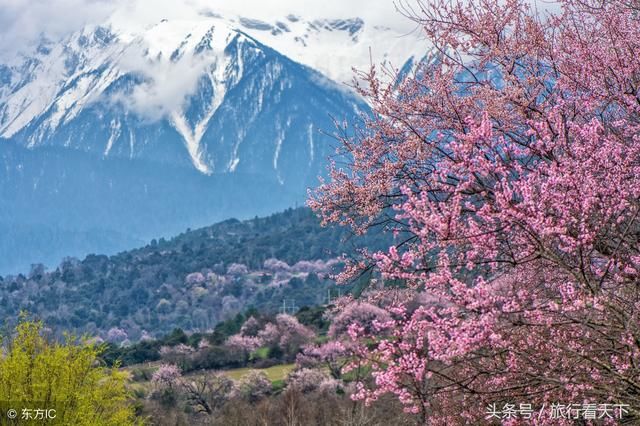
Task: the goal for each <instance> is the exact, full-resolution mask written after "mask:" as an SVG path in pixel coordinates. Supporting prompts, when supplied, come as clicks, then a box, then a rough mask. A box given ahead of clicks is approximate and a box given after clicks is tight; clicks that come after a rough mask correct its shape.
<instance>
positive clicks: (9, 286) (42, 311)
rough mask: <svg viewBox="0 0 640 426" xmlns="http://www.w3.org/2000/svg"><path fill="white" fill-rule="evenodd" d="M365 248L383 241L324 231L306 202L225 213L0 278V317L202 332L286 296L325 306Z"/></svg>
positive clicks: (127, 335) (121, 331) (126, 333)
mask: <svg viewBox="0 0 640 426" xmlns="http://www.w3.org/2000/svg"><path fill="white" fill-rule="evenodd" d="M363 246H367V247H369V248H370V249H371V248H375V247H381V248H382V247H384V246H385V244H384V242H383V239H382V237H378V236H368V237H367V239H366V240H363V239H358V238H355V237H353V236H352V234H350V232H349V231H347V230H345V229H343V228H339V227H328V228H323V227H321V226H320V224H319V221H318V219H317V218H316V217H315V216H314V215H313V213H312V212H311V211H310V210H308V209H306V208H299V209H290V210H287V211H285V212H283V213H280V214H275V215H272V216H269V217H266V218H256V219H253V220H248V221H238V220H227V221H225V222H222V223H218V224H216V225H213V226H210V227H206V228H202V229H198V230H187V231H186V232H184V233H183V234H181V235H179V236H177V237H175V238H173V239H170V240H164V239H160V240H159V241H156V240H153V241H152V242H151V243H150V244H149V245H147V246H145V247H142V248H139V249H136V250H131V251H127V252H123V253H120V254H117V255H114V256H111V257H108V256H103V255H89V256H87V257H86V258H85V259H84V260H78V259H73V258H70V259H66V260H65V261H64V262H62V264H61V265H60V266H59V267H57V268H56V269H55V270H52V271H46V270H45V268H44V267H43V266H41V265H34V266H33V267H32V269H31V271H30V272H29V273H28V274H26V275H23V274H20V275H18V276H6V277H3V278H1V277H0V314H1V315H2V316H3V317H4V318H15V317H16V314H17V313H18V312H19V311H21V310H26V311H28V312H29V313H31V314H33V315H36V316H38V317H40V318H41V319H43V320H44V322H45V324H46V325H47V326H50V327H53V328H55V329H60V330H63V329H66V330H73V331H76V332H80V333H88V334H90V335H96V336H101V337H102V338H105V339H108V340H111V341H114V342H117V343H121V342H123V341H125V340H130V341H135V340H138V339H140V338H141V337H143V336H145V335H147V334H151V335H155V336H159V335H162V334H165V333H167V332H169V331H171V330H173V329H174V328H176V327H180V328H182V329H184V330H186V331H204V330H208V329H211V328H212V327H213V326H214V325H215V324H216V323H217V322H219V321H221V320H224V319H226V318H229V317H231V316H233V315H235V314H237V313H238V312H240V311H243V310H245V309H246V308H247V307H249V306H254V307H256V308H258V309H260V310H262V311H266V312H269V311H271V312H275V311H278V309H279V308H280V307H281V305H282V303H283V300H284V301H285V303H286V304H287V305H289V306H290V307H301V306H305V305H317V304H321V303H323V302H324V301H325V300H326V298H327V296H328V294H337V289H335V288H334V287H335V284H334V282H333V281H332V280H331V279H330V278H329V276H330V275H331V274H332V273H333V272H334V271H335V269H336V267H337V266H338V265H339V264H340V260H339V256H340V255H341V254H342V253H343V252H354V251H355V250H357V248H358V247H363ZM331 292H333V293H331ZM285 299H286V300H285Z"/></svg>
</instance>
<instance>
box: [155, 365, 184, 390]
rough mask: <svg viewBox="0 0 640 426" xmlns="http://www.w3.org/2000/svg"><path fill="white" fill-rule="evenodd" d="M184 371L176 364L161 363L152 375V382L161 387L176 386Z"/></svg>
mask: <svg viewBox="0 0 640 426" xmlns="http://www.w3.org/2000/svg"><path fill="white" fill-rule="evenodd" d="M181 377H182V372H181V371H180V368H178V366H177V365H175V364H161V365H160V367H158V369H157V370H156V371H155V372H154V373H153V375H152V376H151V383H152V384H154V385H155V386H157V387H159V388H175V387H176V386H177V385H178V381H179V380H180V378H181Z"/></svg>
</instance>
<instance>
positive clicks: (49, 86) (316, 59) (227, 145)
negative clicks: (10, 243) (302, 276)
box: [0, 10, 423, 272]
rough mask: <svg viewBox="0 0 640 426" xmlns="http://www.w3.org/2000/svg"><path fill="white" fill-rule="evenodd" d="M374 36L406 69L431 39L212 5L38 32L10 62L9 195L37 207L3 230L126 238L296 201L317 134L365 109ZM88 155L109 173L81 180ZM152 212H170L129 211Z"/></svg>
mask: <svg viewBox="0 0 640 426" xmlns="http://www.w3.org/2000/svg"><path fill="white" fill-rule="evenodd" d="M372 45H375V46H377V49H378V52H384V53H383V54H382V57H383V58H386V59H388V60H390V61H391V62H392V63H394V64H396V65H402V64H404V63H405V62H407V61H408V60H410V59H411V58H413V57H417V56H418V55H419V54H420V50H421V49H422V47H423V46H422V45H421V43H419V42H411V40H408V39H407V38H404V39H403V38H401V37H397V35H395V34H391V30H390V29H388V28H383V27H370V26H368V25H367V23H366V22H364V21H363V20H362V19H358V18H354V19H313V20H305V19H303V18H301V17H299V16H294V15H288V16H284V17H283V18H282V19H278V20H274V21H273V22H266V21H262V20H256V19H249V18H244V17H240V16H236V15H227V16H224V17H223V16H221V15H219V14H216V13H214V12H212V11H209V10H197V11H194V13H193V14H192V15H191V16H188V17H187V18H185V17H181V18H180V19H171V18H167V19H161V20H159V21H157V22H152V23H148V22H139V21H135V22H132V21H130V20H127V19H123V17H122V16H120V15H118V13H115V14H114V15H113V16H111V17H110V18H109V19H108V20H107V21H106V22H104V23H102V24H100V25H97V24H92V25H87V26H85V27H84V28H83V29H82V30H81V31H78V32H75V33H73V34H71V35H69V36H68V37H66V38H64V39H63V40H57V41H51V40H48V39H47V38H46V37H44V36H43V37H42V38H41V40H40V41H39V42H38V43H37V44H36V45H34V46H33V49H31V50H30V51H28V52H23V53H21V54H20V55H17V56H15V57H12V58H9V59H3V61H4V64H0V165H1V166H4V172H3V173H0V180H1V182H0V185H1V186H2V187H4V190H0V199H1V200H0V201H1V204H3V205H5V206H14V207H15V208H17V209H18V210H20V209H23V210H25V211H26V210H28V209H30V208H31V207H32V206H33V204H34V201H35V200H39V201H41V202H42V205H41V206H40V207H41V208H42V211H41V212H40V213H39V212H38V211H35V212H34V211H30V212H29V215H27V216H28V219H27V216H24V220H22V219H21V218H20V217H19V216H18V215H16V214H14V213H13V212H15V211H16V209H13V208H12V209H2V208H0V225H2V224H3V223H4V224H6V223H9V222H11V223H18V222H21V220H22V222H21V223H23V222H25V221H26V222H28V223H29V224H37V225H38V226H53V227H63V228H64V229H65V230H70V229H71V230H74V231H75V230H82V231H83V232H85V231H87V230H99V231H100V232H104V231H105V230H108V231H113V230H117V231H118V233H119V234H124V235H127V238H128V239H127V241H128V242H129V241H130V240H131V238H132V237H134V238H137V239H142V240H145V239H150V238H152V237H154V236H156V235H167V233H171V232H177V231H178V230H180V229H184V225H185V224H187V225H189V224H193V225H194V226H195V225H196V224H206V223H207V222H209V221H213V220H216V219H221V218H224V217H228V216H231V215H236V216H242V215H244V216H247V215H251V214H255V213H258V212H260V213H265V212H268V211H269V210H270V209H271V210H273V209H278V208H282V207H283V206H286V205H287V203H289V204H292V203H293V202H294V201H300V202H302V201H303V200H304V197H305V190H306V188H307V187H309V186H313V185H315V184H316V183H317V177H318V176H319V175H321V174H322V173H323V172H324V170H325V164H326V159H327V156H328V155H330V154H331V153H332V152H333V143H332V142H333V140H332V138H330V137H329V136H327V135H326V134H325V133H323V132H322V131H329V132H330V131H332V130H333V126H334V125H333V121H332V120H333V119H334V118H335V119H339V120H342V119H347V120H350V119H353V118H354V117H356V116H357V115H358V114H360V113H363V112H364V113H366V111H367V105H366V104H365V103H364V102H363V101H362V100H361V99H359V98H358V97H357V96H356V95H355V94H354V93H352V92H351V91H350V89H349V88H348V87H347V86H345V85H344V84H342V83H341V81H345V80H348V79H349V78H350V76H351V72H352V71H351V66H355V67H360V68H364V67H366V66H367V65H368V63H369V62H370V61H371V56H370V54H371V53H370V51H369V48H368V47H369V46H372ZM387 49H388V50H387ZM336 81H338V82H336ZM7 149H9V151H7ZM16 150H17V151H16ZM20 150H26V151H25V152H22V151H20ZM65 152H68V153H73V155H71V154H65ZM52 158H54V160H52ZM24 159H26V160H24ZM65 159H67V160H65ZM23 160H24V161H25V162H24V163H23ZM101 162H103V163H104V162H107V163H105V164H106V165H104V166H103V165H101V164H102V163H101ZM87 164H91V165H92V166H91V167H90V169H91V168H93V169H99V170H100V171H99V172H96V173H97V174H94V173H92V176H93V177H92V178H91V179H87V180H85V179H83V177H82V176H83V174H82V173H84V172H86V171H87V170H89V169H87ZM115 164H117V165H115ZM81 170H82V171H84V172H81ZM137 170H139V171H137ZM154 176H155V178H153V177H154ZM198 176H200V178H199V177H198ZM222 176H224V178H222ZM234 176H236V177H234ZM166 178H168V179H172V182H171V185H168V184H167V181H166ZM203 179H204V180H203ZM221 179H222V180H221ZM141 182H144V184H143V185H142V184H141ZM161 182H162V184H161ZM220 182H224V184H220ZM189 185H190V187H189V191H186V190H184V189H180V188H186V187H187V186H189ZM203 185H204V186H203ZM168 187H171V188H173V190H175V191H178V192H185V194H186V193H188V194H189V195H188V196H187V195H184V194H183V195H184V197H186V198H184V197H183V199H181V198H180V197H178V198H176V197H174V196H173V195H168V194H167V193H166V192H167V190H166V189H164V188H168ZM194 187H198V188H216V192H214V193H212V192H211V191H209V190H204V191H201V192H202V195H203V196H205V194H204V192H206V196H208V197H209V198H210V200H209V202H208V203H207V202H204V203H203V202H201V200H199V199H198V194H197V193H196V192H193V191H191V189H193V188H194ZM70 188H73V190H72V193H69V192H68V191H69V189H70ZM232 188H234V189H232ZM238 188H242V189H241V190H242V191H244V192H245V194H244V196H243V197H238V193H237V192H238V190H239V189H238ZM154 191H155V192H154ZM265 191H268V192H270V193H274V192H278V194H277V196H276V195H274V196H269V197H266V198H265V197H264V194H265ZM134 193H135V194H137V195H135V196H134V195H132V194H134ZM64 194H66V195H64ZM96 194H100V195H99V196H96ZM141 194H143V195H141ZM252 194H253V195H256V194H259V196H253V195H252ZM65 197H66V199H65ZM69 197H72V198H73V199H74V202H73V203H71V204H69V203H68V198H69ZM154 197H155V198H154ZM158 197H161V198H163V199H160V200H158V199H157V198H158ZM230 199H234V202H232V203H230V202H227V201H228V200H230ZM240 199H242V200H243V201H242V202H240V203H239V206H236V208H235V210H234V208H232V207H230V206H232V205H236V204H234V203H235V202H236V201H237V200H240ZM225 200H226V201H225ZM252 200H253V201H252ZM258 200H260V201H258ZM177 203H182V204H184V205H185V206H191V207H193V208H190V209H187V210H184V209H182V208H176V204H177ZM252 203H254V204H252ZM257 203H260V204H259V205H258V204H257ZM270 203H271V204H270ZM283 203H284V205H283ZM151 205H153V209H154V212H155V214H156V215H158V217H162V220H157V221H156V220H154V221H145V220H129V219H128V218H127V216H126V215H127V214H131V215H136V214H139V215H140V216H141V217H142V216H144V215H145V214H148V213H146V212H147V211H148V210H149V208H150V206H151ZM216 205H224V206H227V207H226V208H224V209H223V208H219V209H217V210H216V207H215V206H216ZM122 206H126V209H125V210H126V213H125V210H123V209H122ZM71 208H73V209H75V210H74V211H69V209H71ZM51 212H55V214H53V213H51ZM79 212H84V213H83V214H79ZM141 212H144V213H141ZM72 218H73V219H72ZM0 229H2V227H1V226H0ZM18 239H19V238H18ZM101 239H102V240H104V238H102V237H101ZM89 246H91V244H89ZM112 246H117V243H114V244H112V245H110V246H109V247H112ZM83 247H84V246H83ZM101 248H102V246H101V245H100V244H99V242H98V241H97V242H96V245H95V249H96V250H100V249H101ZM122 248H125V247H122ZM56 250H57V251H56V253H61V254H62V253H65V252H64V247H62V248H57V249H56ZM0 254H1V253H0ZM31 260H36V259H29V261H31ZM0 272H1V270H0Z"/></svg>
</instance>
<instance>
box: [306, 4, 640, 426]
mask: <svg viewBox="0 0 640 426" xmlns="http://www.w3.org/2000/svg"><path fill="white" fill-rule="evenodd" d="M558 3H559V5H560V6H561V8H560V10H559V11H558V12H554V13H553V14H552V13H550V12H549V13H548V14H546V15H544V16H543V15H541V14H540V13H539V12H538V11H537V10H536V9H534V8H532V7H531V6H530V4H529V3H528V2H525V1H522V0H507V1H498V0H465V1H461V0H460V1H457V0H425V1H422V2H420V3H419V7H418V8H408V7H407V9H406V11H407V12H408V14H409V15H410V16H411V17H412V19H414V20H415V22H416V23H417V24H419V25H420V27H421V28H422V29H423V31H424V33H425V36H426V37H427V38H428V40H429V41H430V42H431V43H432V45H433V52H434V55H433V58H432V60H431V61H426V62H425V63H423V64H422V65H421V66H420V67H419V69H418V70H417V71H416V72H415V73H414V74H412V75H410V76H409V77H407V78H404V79H402V80H401V81H399V80H400V79H399V77H400V75H399V73H396V72H394V71H393V70H388V71H389V73H390V74H391V75H390V77H391V80H392V81H393V82H392V83H391V84H385V83H383V82H382V81H381V79H380V78H379V77H378V70H377V69H376V68H375V67H372V69H371V70H370V71H369V72H368V73H363V74H361V75H360V77H361V80H360V81H365V82H366V84H361V85H359V86H358V89H359V91H360V93H361V94H362V95H363V96H365V97H366V98H367V99H368V100H369V103H370V105H371V106H372V108H373V115H372V117H364V118H363V119H364V120H365V128H364V129H362V130H361V131H359V132H357V133H356V134H355V136H350V135H347V134H346V133H345V134H344V136H339V137H340V138H341V142H342V151H341V154H344V156H343V157H342V158H348V159H350V164H349V168H348V169H344V168H338V167H337V166H334V167H333V168H332V170H331V180H330V181H329V182H327V183H323V184H322V185H321V186H320V187H319V188H318V190H316V191H315V192H313V193H312V194H311V199H310V205H311V206H312V207H313V208H314V209H315V210H316V211H318V212H319V213H320V214H321V216H322V217H323V220H324V222H325V223H326V222H339V223H342V224H347V225H349V226H351V227H353V229H354V230H355V231H356V232H358V233H365V232H367V231H368V230H369V229H370V228H371V227H372V226H374V224H381V223H382V224H383V225H384V226H385V227H387V228H390V229H392V231H393V233H394V235H395V238H396V241H397V244H396V245H394V246H393V247H390V249H389V250H388V251H386V252H379V253H374V254H372V255H370V256H367V257H366V258H365V259H361V260H358V261H356V262H354V263H352V264H350V265H348V267H347V268H346V269H345V272H344V273H343V275H342V279H348V278H349V277H350V276H352V274H355V273H358V272H359V271H360V270H361V269H362V268H363V267H366V266H368V265H369V264H373V265H375V266H376V267H377V268H378V269H379V270H380V271H381V272H382V274H383V278H389V279H395V280H402V282H404V283H405V285H407V286H408V287H409V288H413V289H415V290H416V291H422V290H424V291H426V292H427V293H428V294H429V296H430V297H431V298H432V299H433V300H436V301H437V303H430V304H429V305H428V306H422V307H418V308H417V309H415V310H413V311H412V310H407V309H406V308H405V307H404V306H403V305H402V304H398V305H396V306H389V307H388V311H389V314H390V318H389V320H388V321H386V322H385V323H384V324H383V325H384V326H385V327H389V329H391V330H392V332H391V334H390V335H383V336H380V335H379V334H377V333H376V329H375V328H376V327H379V326H381V324H377V325H374V328H369V329H366V328H363V327H361V326H359V325H358V324H355V325H353V326H352V327H350V328H349V330H348V331H349V335H350V336H351V338H352V339H353V341H354V343H356V344H357V343H358V342H360V346H359V358H360V359H361V360H367V361H368V362H369V363H370V364H371V366H372V367H373V368H374V373H373V377H374V384H373V386H366V384H365V383H364V382H363V383H360V385H359V386H360V387H359V391H358V392H357V394H356V395H355V396H356V398H362V399H365V400H367V401H371V400H373V399H375V398H377V396H379V395H380V394H382V393H392V394H395V395H397V396H398V398H399V400H400V401H401V402H402V403H403V404H405V406H406V407H407V410H409V411H412V412H415V413H417V414H419V416H420V419H421V421H423V422H425V423H430V424H468V423H474V424H477V423H481V422H482V421H485V420H484V415H485V413H484V410H483V409H481V408H480V407H482V404H483V403H487V404H489V403H496V402H497V403H500V402H511V403H517V402H526V403H531V404H533V405H534V406H537V407H540V406H542V405H544V404H547V406H548V405H549V404H550V403H551V402H557V401H571V402H579V403H583V402H584V403H586V402H592V403H597V402H600V403H601V402H605V401H606V402H612V401H616V402H619V403H625V404H628V405H629V407H630V408H629V409H628V411H629V412H628V413H625V415H626V417H625V419H626V420H627V421H637V420H638V419H640V381H639V377H640V362H639V361H638V360H640V325H639V324H640V321H639V319H640V292H638V282H639V281H640V280H639V278H640V276H639V275H640V249H639V247H640V220H639V219H640V218H639V215H640V21H639V20H638V14H639V13H640V4H638V2H637V1H623V0H610V1H606V2H605V1H600V0H560V1H559V2H558ZM416 11H417V12H416ZM363 338H364V341H367V342H368V344H364V343H362V342H363ZM372 340H373V341H375V342H377V343H376V344H374V345H373V347H371V344H370V342H371V341H372ZM516 399H518V400H517V401H516ZM570 421H572V420H567V421H566V422H565V423H566V424H569V422H570ZM540 422H541V424H544V423H545V422H546V423H547V424H563V423H562V422H563V420H558V419H550V418H548V417H547V418H544V419H541V421H540Z"/></svg>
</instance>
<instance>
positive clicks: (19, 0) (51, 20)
mask: <svg viewBox="0 0 640 426" xmlns="http://www.w3.org/2000/svg"><path fill="white" fill-rule="evenodd" d="M116 6H117V3H116V2H113V1H109V0H0V52H2V53H0V55H2V56H5V57H9V56H11V55H13V54H15V53H17V52H19V51H21V50H24V49H26V48H27V47H28V46H30V45H32V44H34V43H37V42H38V40H39V39H41V37H43V36H44V37H46V38H48V39H52V40H58V39H60V38H62V37H64V36H66V35H68V34H69V33H72V32H74V31H77V30H79V29H81V28H82V27H83V26H85V25H87V24H90V23H98V22H102V21H103V20H104V19H106V18H107V17H108V16H109V15H110V14H112V13H113V12H114V10H115V8H116Z"/></svg>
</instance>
